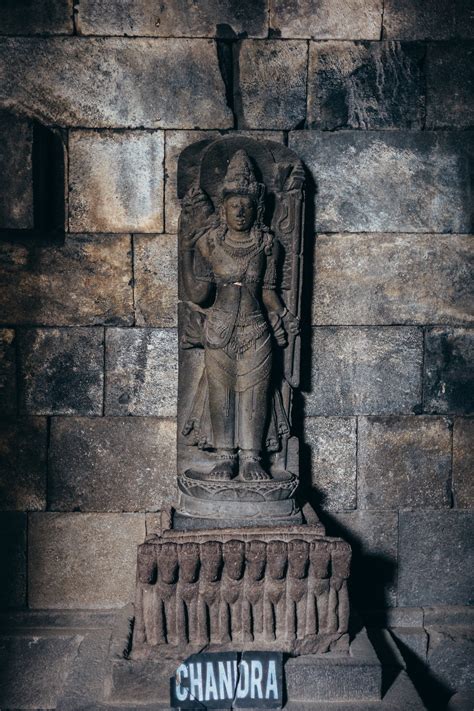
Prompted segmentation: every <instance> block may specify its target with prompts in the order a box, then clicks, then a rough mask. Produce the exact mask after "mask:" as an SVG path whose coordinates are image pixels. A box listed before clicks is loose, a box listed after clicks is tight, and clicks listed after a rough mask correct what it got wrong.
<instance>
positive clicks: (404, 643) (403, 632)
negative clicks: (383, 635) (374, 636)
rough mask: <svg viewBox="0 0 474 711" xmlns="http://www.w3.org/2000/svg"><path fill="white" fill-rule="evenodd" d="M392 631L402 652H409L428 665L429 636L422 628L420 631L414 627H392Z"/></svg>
mask: <svg viewBox="0 0 474 711" xmlns="http://www.w3.org/2000/svg"><path fill="white" fill-rule="evenodd" d="M390 631H391V633H392V635H393V636H394V638H395V639H396V641H397V645H398V646H399V648H401V651H402V652H405V650H409V651H410V652H411V653H412V654H414V655H415V656H416V657H417V659H418V660H420V661H422V662H423V663H426V653H427V649H428V635H427V634H426V631H425V630H424V629H423V628H422V627H421V628H419V629H415V628H413V627H408V628H407V627H392V628H391V629H390Z"/></svg>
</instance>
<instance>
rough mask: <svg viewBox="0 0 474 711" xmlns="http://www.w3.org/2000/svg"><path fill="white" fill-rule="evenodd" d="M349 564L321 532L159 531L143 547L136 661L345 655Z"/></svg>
mask: <svg viewBox="0 0 474 711" xmlns="http://www.w3.org/2000/svg"><path fill="white" fill-rule="evenodd" d="M350 559H351V549H350V547H349V545H348V544H347V543H346V542H344V541H343V540H341V539H339V538H330V537H327V536H325V535H324V534H323V532H322V530H321V528H320V527H319V526H309V525H302V526H281V527H275V526H274V527H271V528H267V527H263V526H262V527H258V528H257V527H254V528H248V529H244V530H242V529H231V528H223V529H215V528H214V529H212V530H209V529H207V530H201V531H177V530H173V529H166V530H164V531H161V532H160V533H158V534H156V535H153V536H151V537H149V538H148V539H147V540H146V542H145V543H143V544H142V545H141V546H139V548H138V564H137V589H136V601H135V624H134V632H133V644H132V658H133V659H163V658H166V657H178V658H181V659H183V658H185V657H187V656H188V655H190V654H193V653H195V652H198V651H202V650H204V649H206V650H207V651H218V650H228V651H230V650H236V651H244V650H247V651H248V650H251V649H259V650H278V651H282V652H286V653H289V654H291V655H301V654H314V653H321V652H326V651H328V650H335V649H337V650H338V651H339V652H341V651H344V650H347V649H348V644H349V637H348V623H349V600H348V593H347V579H348V577H349V567H350Z"/></svg>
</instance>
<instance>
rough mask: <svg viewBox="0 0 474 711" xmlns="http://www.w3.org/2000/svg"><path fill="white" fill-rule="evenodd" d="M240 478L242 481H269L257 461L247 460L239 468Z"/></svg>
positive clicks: (269, 477) (267, 475) (268, 475)
mask: <svg viewBox="0 0 474 711" xmlns="http://www.w3.org/2000/svg"><path fill="white" fill-rule="evenodd" d="M241 476H242V479H244V481H263V480H264V479H271V476H270V474H268V473H267V472H266V471H265V469H264V468H263V467H262V465H261V464H260V462H259V461H258V460H257V459H255V460H254V459H247V460H246V461H244V462H243V464H242V466H241Z"/></svg>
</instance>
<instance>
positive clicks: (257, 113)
mask: <svg viewBox="0 0 474 711" xmlns="http://www.w3.org/2000/svg"><path fill="white" fill-rule="evenodd" d="M237 51H238V79H237V81H236V88H235V92H234V93H235V96H234V101H235V106H236V113H237V117H238V122H239V128H262V127H263V128H275V129H282V130H283V129H292V128H296V127H297V126H298V125H299V124H301V122H302V121H304V120H305V118H306V79H307V64H308V46H307V43H306V42H298V41H292V40H290V41H288V42H280V41H279V40H265V41H262V42H252V41H243V42H241V44H240V46H239V47H238V50H237Z"/></svg>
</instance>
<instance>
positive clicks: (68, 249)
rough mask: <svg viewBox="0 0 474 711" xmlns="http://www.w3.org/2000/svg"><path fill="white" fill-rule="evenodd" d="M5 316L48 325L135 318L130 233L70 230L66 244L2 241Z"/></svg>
mask: <svg viewBox="0 0 474 711" xmlns="http://www.w3.org/2000/svg"><path fill="white" fill-rule="evenodd" d="M0 269H1V273H2V289H1V290H0V321H3V322H7V323H11V322H14V323H18V324H24V325H26V324H38V325H42V326H76V325H79V326H81V325H86V326H89V325H91V326H93V325H98V324H116V325H123V326H127V325H131V324H132V323H133V294H132V286H131V279H132V254H131V241H130V237H129V236H127V235H117V236H111V235H100V236H91V235H74V236H71V235H68V236H67V237H66V240H65V242H64V244H62V245H49V246H48V245H46V246H44V245H43V246H39V245H34V244H31V242H30V243H29V244H26V243H25V244H19V243H15V244H13V243H3V244H0Z"/></svg>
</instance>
